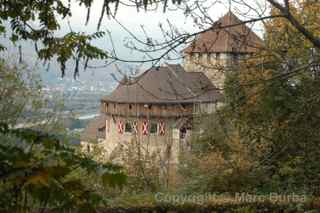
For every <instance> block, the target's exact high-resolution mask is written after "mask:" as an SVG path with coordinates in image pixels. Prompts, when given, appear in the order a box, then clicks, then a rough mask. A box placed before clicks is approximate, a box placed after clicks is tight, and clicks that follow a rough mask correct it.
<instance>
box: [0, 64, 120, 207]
mask: <svg viewBox="0 0 320 213" xmlns="http://www.w3.org/2000/svg"><path fill="white" fill-rule="evenodd" d="M24 74H27V73H26V70H25V68H21V67H18V66H13V67H12V66H9V65H7V64H6V63H5V62H2V63H1V64H0V82H1V86H0V92H1V98H0V109H2V110H4V111H2V112H7V114H5V113H3V114H1V116H0V138H1V145H0V170H1V172H0V194H1V198H0V206H1V211H6V212H7V211H14V212H30V211H31V212H32V211H35V210H39V211H40V212H43V211H45V210H46V209H53V210H56V211H63V210H73V211H81V210H82V211H90V212H95V211H96V209H95V208H96V207H97V206H98V205H104V204H105V200H106V199H105V198H104V197H103V196H102V195H101V194H98V193H97V191H96V189H95V188H92V187H89V185H87V182H86V179H85V178H86V177H88V176H89V175H92V174H94V175H96V176H97V179H98V180H99V181H100V182H101V183H103V184H101V186H104V187H108V186H121V185H122V184H124V183H125V178H126V176H125V174H124V172H123V170H122V168H121V167H119V166H117V165H113V164H110V163H98V162H96V161H95V160H93V159H92V158H91V157H89V156H86V155H84V154H83V153H81V152H78V151H77V150H76V149H75V148H74V147H71V146H70V145H68V141H66V140H65V137H63V135H58V134H56V132H51V133H46V132H44V131H43V129H39V128H37V125H33V127H32V128H29V129H26V128H18V127H17V125H16V124H17V123H19V122H21V121H23V115H24V112H26V108H28V109H29V110H30V109H34V107H36V109H37V110H39V109H41V106H43V99H42V98H41V94H40V93H39V88H38V84H37V83H36V82H35V80H34V78H29V81H27V80H26V77H25V75H24ZM78 173H81V176H80V175H77V174H78Z"/></svg>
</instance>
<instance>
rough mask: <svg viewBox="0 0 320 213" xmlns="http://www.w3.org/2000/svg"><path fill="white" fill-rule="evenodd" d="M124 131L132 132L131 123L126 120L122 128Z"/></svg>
mask: <svg viewBox="0 0 320 213" xmlns="http://www.w3.org/2000/svg"><path fill="white" fill-rule="evenodd" d="M124 131H125V132H127V133H131V132H132V125H131V123H129V122H127V123H126V125H125V128H124Z"/></svg>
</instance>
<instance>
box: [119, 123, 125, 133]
mask: <svg viewBox="0 0 320 213" xmlns="http://www.w3.org/2000/svg"><path fill="white" fill-rule="evenodd" d="M123 131H124V125H123V122H122V121H118V133H119V134H123Z"/></svg>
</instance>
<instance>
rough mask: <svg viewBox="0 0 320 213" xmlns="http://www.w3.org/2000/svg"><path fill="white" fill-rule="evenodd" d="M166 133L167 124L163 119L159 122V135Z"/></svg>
mask: <svg viewBox="0 0 320 213" xmlns="http://www.w3.org/2000/svg"><path fill="white" fill-rule="evenodd" d="M164 134H165V125H164V122H163V121H160V122H159V135H164Z"/></svg>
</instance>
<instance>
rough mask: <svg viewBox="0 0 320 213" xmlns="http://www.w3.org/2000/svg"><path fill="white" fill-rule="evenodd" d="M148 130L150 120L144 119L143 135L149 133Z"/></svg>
mask: <svg viewBox="0 0 320 213" xmlns="http://www.w3.org/2000/svg"><path fill="white" fill-rule="evenodd" d="M148 131H149V124H148V121H143V123H142V134H143V135H148Z"/></svg>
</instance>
